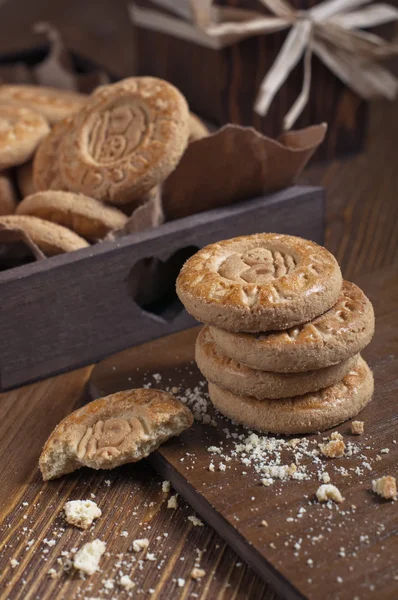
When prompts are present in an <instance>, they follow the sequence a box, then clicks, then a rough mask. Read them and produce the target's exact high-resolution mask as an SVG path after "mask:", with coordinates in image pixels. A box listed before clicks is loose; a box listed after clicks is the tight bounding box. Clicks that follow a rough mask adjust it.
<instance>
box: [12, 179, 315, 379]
mask: <svg viewBox="0 0 398 600" xmlns="http://www.w3.org/2000/svg"><path fill="white" fill-rule="evenodd" d="M295 211H300V214H301V215H302V217H303V218H302V219H300V220H298V219H297V218H296V216H295ZM259 229H260V230H264V229H270V230H272V231H277V232H279V233H290V234H293V235H300V236H302V237H306V238H309V239H312V240H313V241H316V242H320V243H322V242H323V230H324V204H323V193H322V190H321V188H319V187H299V186H294V187H290V188H287V189H285V190H282V191H281V192H277V193H274V194H270V195H269V196H267V197H263V198H257V199H253V200H249V201H247V202H242V203H239V204H235V205H233V206H228V207H224V208H220V209H216V210H211V211H206V212H202V213H199V214H197V215H192V216H190V217H185V218H183V219H178V220H175V221H172V222H169V223H165V224H163V225H161V226H159V227H157V228H155V229H152V230H148V231H144V232H142V233H139V234H131V235H129V236H126V237H124V238H122V239H119V240H116V241H114V242H104V243H102V244H96V245H94V246H90V247H89V248H84V249H83V250H79V251H76V252H70V253H67V254H62V255H59V256H56V257H52V258H51V259H48V260H45V261H39V262H36V263H30V264H27V265H23V266H21V267H17V268H14V269H9V270H7V271H3V272H1V273H0V294H1V303H2V310H1V312H0V331H1V332H2V335H3V337H4V338H7V339H8V340H9V341H8V343H7V344H5V345H2V346H0V389H3V390H5V389H8V388H11V387H15V386H17V385H21V384H23V383H27V382H30V381H33V380H35V379H38V378H39V377H45V376H49V375H54V374H55V373H59V372H62V371H65V370H67V369H71V368H76V367H80V366H83V365H85V364H88V363H91V362H94V361H97V360H100V359H102V358H103V357H105V356H107V355H109V354H111V353H113V352H117V351H119V350H121V349H123V348H128V347H129V346H131V345H134V344H139V343H142V342H144V341H148V340H150V339H154V338H157V337H159V336H161V335H167V334H169V333H172V332H173V331H180V330H181V329H184V328H186V327H188V326H192V324H193V323H194V321H193V319H192V318H191V317H190V316H189V315H188V314H187V313H186V312H185V311H184V310H183V307H182V305H181V304H180V303H179V302H178V300H177V298H176V296H175V292H174V285H173V281H175V279H176V276H177V274H178V272H179V269H180V268H181V266H182V264H183V262H184V261H185V260H186V259H187V258H188V257H189V256H190V255H191V254H193V253H194V252H195V251H196V250H197V249H198V248H201V247H203V246H205V245H206V244H209V243H211V242H215V241H217V240H219V239H221V238H224V237H226V235H227V234H226V231H228V236H234V235H246V234H250V233H255V232H257V231H258V230H259ZM184 249H185V250H184ZM181 251H182V252H183V254H182V255H181V257H180V259H179V262H178V260H176V256H177V254H176V253H177V252H181ZM153 258H156V259H158V261H160V262H159V264H158V268H157V269H158V270H159V271H160V272H161V273H162V277H163V280H164V279H165V278H167V277H168V278H169V279H170V283H171V289H170V292H171V295H170V298H169V299H168V302H167V303H166V306H165V307H164V311H163V312H162V314H158V313H156V314H153V312H152V313H151V312H149V310H142V309H141V308H140V306H139V305H138V304H137V302H135V298H136V295H135V293H134V292H133V289H134V290H136V288H137V282H136V281H134V278H135V275H134V276H133V275H132V270H133V268H134V269H135V266H136V265H137V263H139V262H140V261H143V260H145V259H147V260H148V259H153ZM170 261H171V262H172V263H174V264H173V265H170ZM158 270H156V271H155V276H156V277H158V274H157V273H158ZM134 273H135V271H134ZM150 285H151V283H150V272H149V271H147V272H146V273H143V274H141V283H140V285H139V286H138V287H140V286H145V287H148V286H150ZM169 287H170V286H169ZM27 288H29V291H30V293H29V295H28V296H27V295H26V294H25V293H24V292H25V290H26V289H27ZM141 305H142V303H141ZM93 307H95V310H93ZM167 307H168V308H169V310H170V311H171V313H172V314H171V315H168V314H167V310H166V308H167Z"/></svg>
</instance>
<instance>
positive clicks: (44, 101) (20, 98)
mask: <svg viewBox="0 0 398 600" xmlns="http://www.w3.org/2000/svg"><path fill="white" fill-rule="evenodd" d="M87 97H88V96H86V95H85V94H79V93H78V92H71V91H69V90H59V89H57V88H52V87H45V86H38V85H0V103H3V102H10V103H12V104H15V105H19V106H26V107H28V108H31V109H32V110H34V111H36V112H38V113H40V114H41V115H43V117H45V118H46V119H47V121H48V122H49V123H51V124H53V123H57V122H58V121H61V120H62V119H64V118H65V117H67V116H68V115H71V114H73V113H75V112H76V111H77V110H79V109H80V108H82V106H84V105H85V104H86V102H87Z"/></svg>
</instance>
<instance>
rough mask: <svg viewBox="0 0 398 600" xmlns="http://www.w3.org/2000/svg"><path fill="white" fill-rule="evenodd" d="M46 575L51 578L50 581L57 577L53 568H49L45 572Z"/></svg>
mask: <svg viewBox="0 0 398 600" xmlns="http://www.w3.org/2000/svg"><path fill="white" fill-rule="evenodd" d="M47 575H48V576H49V577H50V578H51V579H56V578H57V576H58V573H57V571H56V570H55V569H54V568H51V569H49V570H48V571H47Z"/></svg>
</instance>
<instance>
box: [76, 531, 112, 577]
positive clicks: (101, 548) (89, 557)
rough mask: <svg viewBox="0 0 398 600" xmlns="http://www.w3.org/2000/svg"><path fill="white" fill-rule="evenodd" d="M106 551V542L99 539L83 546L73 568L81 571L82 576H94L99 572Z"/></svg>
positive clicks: (77, 553)
mask: <svg viewBox="0 0 398 600" xmlns="http://www.w3.org/2000/svg"><path fill="white" fill-rule="evenodd" d="M105 549H106V544H105V542H102V541H101V540H98V539H97V540H94V541H92V542H87V543H86V544H83V546H82V547H81V548H80V550H78V551H77V552H76V554H75V556H74V558H73V566H74V567H75V569H78V570H79V571H80V574H86V573H87V575H92V574H93V573H95V571H98V567H99V562H100V560H101V556H102V555H103V554H104V552H105Z"/></svg>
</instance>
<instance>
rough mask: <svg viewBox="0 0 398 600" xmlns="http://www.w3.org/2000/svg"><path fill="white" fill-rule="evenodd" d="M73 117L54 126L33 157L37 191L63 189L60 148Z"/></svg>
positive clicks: (34, 179)
mask: <svg viewBox="0 0 398 600" xmlns="http://www.w3.org/2000/svg"><path fill="white" fill-rule="evenodd" d="M71 122H72V117H66V119H64V120H63V121H60V122H59V123H57V124H56V125H54V127H53V128H52V130H51V132H50V133H49V134H48V135H47V136H46V137H45V138H44V140H43V141H42V142H41V144H40V145H39V147H38V148H37V151H36V153H35V156H34V159H33V185H34V186H35V189H36V190H37V191H44V190H63V189H64V187H65V186H64V185H63V183H62V181H61V177H60V174H59V168H58V160H59V149H60V145H61V141H62V137H63V135H64V134H68V133H69V128H70V125H71Z"/></svg>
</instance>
